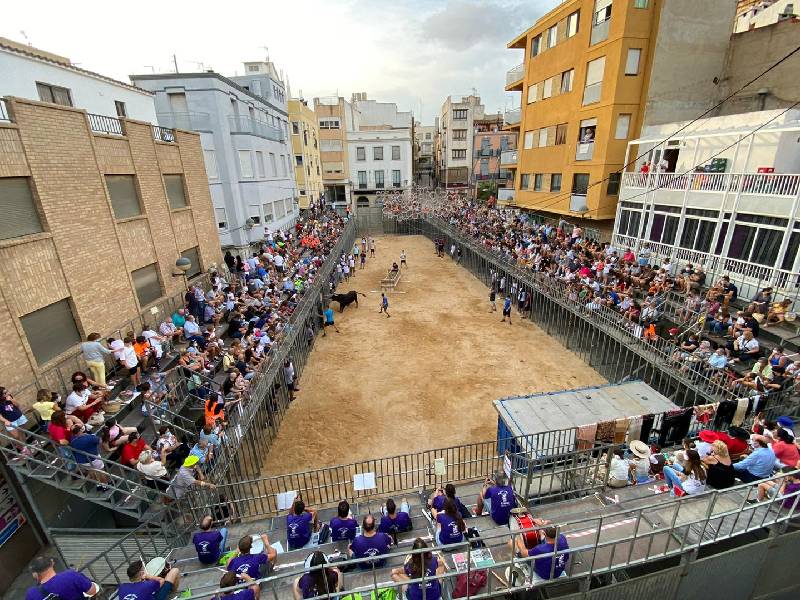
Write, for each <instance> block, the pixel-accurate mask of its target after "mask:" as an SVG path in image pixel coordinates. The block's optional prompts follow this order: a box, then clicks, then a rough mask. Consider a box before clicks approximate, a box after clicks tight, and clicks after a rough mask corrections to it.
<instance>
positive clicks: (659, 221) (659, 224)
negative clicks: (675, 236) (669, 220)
mask: <svg viewBox="0 0 800 600" xmlns="http://www.w3.org/2000/svg"><path fill="white" fill-rule="evenodd" d="M665 220H666V215H659V214H655V215H653V227H652V228H651V229H650V240H651V241H653V242H660V241H661V234H662V233H663V232H664V221H665Z"/></svg>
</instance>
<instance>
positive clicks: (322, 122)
mask: <svg viewBox="0 0 800 600" xmlns="http://www.w3.org/2000/svg"><path fill="white" fill-rule="evenodd" d="M314 113H315V114H316V116H317V123H318V124H319V155H320V160H321V161H322V185H323V188H324V195H325V202H326V203H327V204H328V205H329V206H333V207H335V208H337V209H340V210H347V209H348V207H351V206H352V182H351V180H350V175H349V170H348V166H347V128H348V124H350V123H352V122H353V107H352V105H351V104H350V103H349V102H347V100H345V99H344V98H342V97H340V96H325V97H321V98H314Z"/></svg>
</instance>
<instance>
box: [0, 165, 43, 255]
mask: <svg viewBox="0 0 800 600" xmlns="http://www.w3.org/2000/svg"><path fill="white" fill-rule="evenodd" d="M0 214H2V215H3V218H2V219H0V240H9V239H11V238H16V237H20V236H23V235H30V234H31V233H40V232H42V231H44V229H43V228H42V221H41V220H40V219H39V211H38V210H36V203H35V202H34V199H33V194H32V192H31V186H30V179H29V178H28V177H1V178H0Z"/></svg>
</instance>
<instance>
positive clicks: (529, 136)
mask: <svg viewBox="0 0 800 600" xmlns="http://www.w3.org/2000/svg"><path fill="white" fill-rule="evenodd" d="M534 133H536V132H535V131H526V132H525V139H524V141H523V145H522V147H523V148H524V149H525V150H530V149H531V148H533V134H534Z"/></svg>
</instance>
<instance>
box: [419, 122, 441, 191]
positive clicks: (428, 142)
mask: <svg viewBox="0 0 800 600" xmlns="http://www.w3.org/2000/svg"><path fill="white" fill-rule="evenodd" d="M437 122H438V119H437ZM436 128H437V126H436V124H434V125H416V126H415V128H414V145H415V146H416V153H417V154H416V159H415V160H416V164H415V165H414V182H415V183H416V184H417V185H422V186H428V187H431V186H433V185H435V183H434V177H435V169H434V167H435V161H436Z"/></svg>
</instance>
